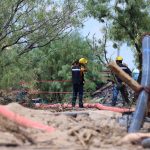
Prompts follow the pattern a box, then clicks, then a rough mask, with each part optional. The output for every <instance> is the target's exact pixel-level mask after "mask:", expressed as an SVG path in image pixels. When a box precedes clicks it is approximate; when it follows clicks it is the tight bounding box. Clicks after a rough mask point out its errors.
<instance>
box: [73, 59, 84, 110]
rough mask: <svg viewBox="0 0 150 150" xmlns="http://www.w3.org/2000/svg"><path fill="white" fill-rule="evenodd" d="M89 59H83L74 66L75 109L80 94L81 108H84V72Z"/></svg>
mask: <svg viewBox="0 0 150 150" xmlns="http://www.w3.org/2000/svg"><path fill="white" fill-rule="evenodd" d="M86 64H87V59H85V58H81V59H79V60H76V61H75V62H74V63H73V64H72V85H73V96H72V107H75V105H76V100H77V96H78V94H79V107H80V108H83V89H84V72H86V71H87V68H86Z"/></svg>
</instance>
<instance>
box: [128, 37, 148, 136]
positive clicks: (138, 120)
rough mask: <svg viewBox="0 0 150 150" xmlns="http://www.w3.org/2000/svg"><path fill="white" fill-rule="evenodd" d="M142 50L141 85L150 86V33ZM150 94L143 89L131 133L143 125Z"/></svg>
mask: <svg viewBox="0 0 150 150" xmlns="http://www.w3.org/2000/svg"><path fill="white" fill-rule="evenodd" d="M142 50H143V61H142V64H143V67H142V81H141V85H142V86H143V87H150V35H146V36H144V37H143V40H142ZM148 96H149V94H148V93H147V92H146V91H145V90H143V91H141V93H140V94H139V97H138V100H137V105H136V110H135V113H134V115H133V119H132V122H131V125H130V128H129V131H128V132H129V133H133V132H137V131H139V130H140V128H141V127H142V124H143V122H144V117H145V112H146V109H147V102H148Z"/></svg>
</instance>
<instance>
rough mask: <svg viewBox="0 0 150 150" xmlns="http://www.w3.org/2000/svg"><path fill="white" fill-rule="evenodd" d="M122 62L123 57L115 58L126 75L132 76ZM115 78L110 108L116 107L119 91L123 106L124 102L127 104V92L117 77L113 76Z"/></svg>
mask: <svg viewBox="0 0 150 150" xmlns="http://www.w3.org/2000/svg"><path fill="white" fill-rule="evenodd" d="M122 61H123V57H121V56H118V57H116V63H117V65H118V66H119V67H120V68H121V69H122V70H123V71H124V72H126V73H127V74H128V75H130V76H132V72H131V70H130V69H129V68H128V66H127V65H125V64H123V63H122ZM115 78H116V82H117V83H116V84H114V87H113V97H112V106H115V105H116V102H117V97H118V94H119V91H120V92H121V95H122V98H123V105H125V102H126V103H127V104H129V99H128V92H127V88H126V85H125V83H124V82H123V81H122V80H121V79H120V78H119V77H118V76H115Z"/></svg>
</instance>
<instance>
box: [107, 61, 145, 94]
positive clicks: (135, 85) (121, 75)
mask: <svg viewBox="0 0 150 150" xmlns="http://www.w3.org/2000/svg"><path fill="white" fill-rule="evenodd" d="M108 67H110V69H111V70H112V71H113V73H115V74H116V75H117V76H118V77H119V78H120V79H121V80H122V81H123V82H125V83H126V84H127V85H129V86H130V87H131V89H133V90H134V91H135V92H140V91H141V88H142V86H141V85H140V84H139V83H138V82H137V81H135V80H134V79H132V77H130V76H129V75H128V74H127V73H125V72H124V71H123V70H122V69H121V68H120V67H119V66H118V65H117V64H116V63H115V62H110V63H109V64H108Z"/></svg>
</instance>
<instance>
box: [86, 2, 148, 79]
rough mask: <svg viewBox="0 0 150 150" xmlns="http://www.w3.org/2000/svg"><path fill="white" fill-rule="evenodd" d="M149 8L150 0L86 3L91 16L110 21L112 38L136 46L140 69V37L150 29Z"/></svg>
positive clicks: (101, 20)
mask: <svg viewBox="0 0 150 150" xmlns="http://www.w3.org/2000/svg"><path fill="white" fill-rule="evenodd" d="M149 8H150V1H149V0H115V1H114V0H88V2H87V3H86V11H87V14H88V15H89V16H92V17H94V18H96V19H97V20H99V21H100V22H102V23H104V22H108V23H109V37H110V39H111V40H113V41H115V42H118V43H124V42H130V45H131V46H133V47H134V50H135V51H134V52H135V55H136V56H137V60H138V62H139V63H138V66H139V68H140V69H141V67H142V53H141V41H140V37H141V35H142V34H143V33H144V32H147V31H149V30H150V26H149V24H150V12H149V10H150V9H149ZM141 73H142V72H141ZM141 73H140V77H141Z"/></svg>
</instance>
